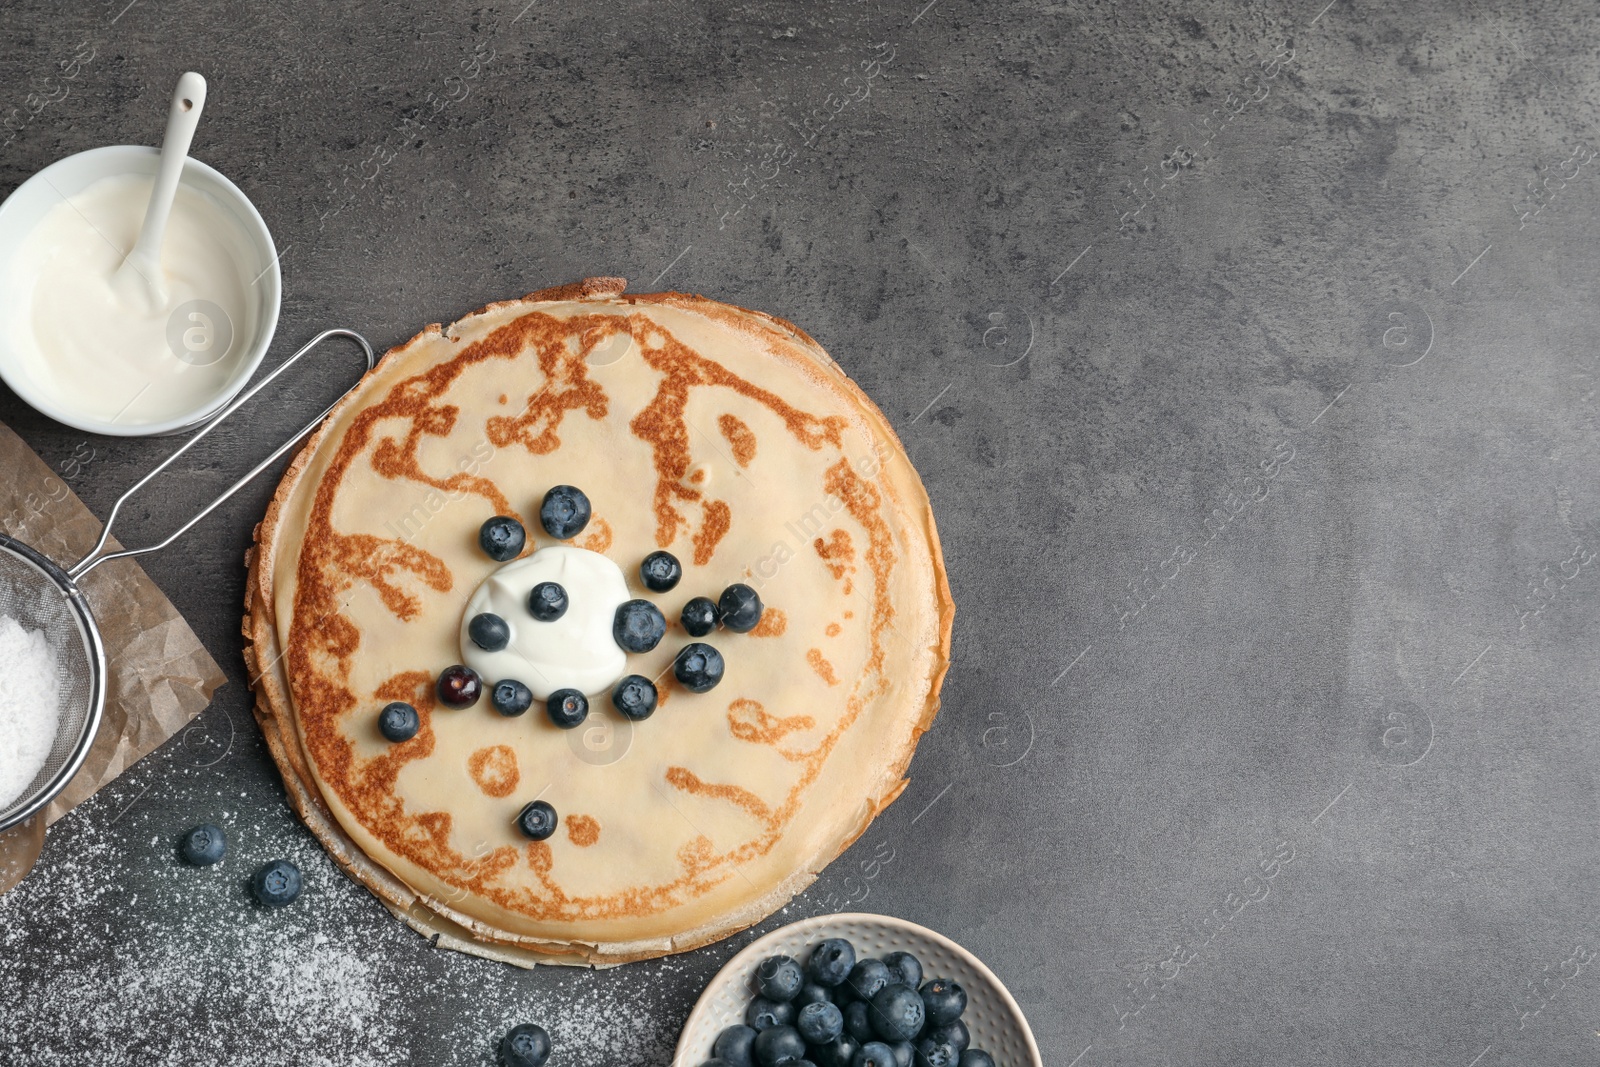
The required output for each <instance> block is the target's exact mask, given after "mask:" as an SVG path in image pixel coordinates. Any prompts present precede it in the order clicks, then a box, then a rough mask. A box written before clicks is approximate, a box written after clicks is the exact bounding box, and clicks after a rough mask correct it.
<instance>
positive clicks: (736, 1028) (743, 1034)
mask: <svg viewBox="0 0 1600 1067" xmlns="http://www.w3.org/2000/svg"><path fill="white" fill-rule="evenodd" d="M755 1040H756V1032H755V1029H754V1028H753V1027H749V1026H745V1025H744V1024H743V1023H735V1024H734V1025H733V1026H730V1027H728V1028H727V1029H726V1030H724V1031H722V1033H720V1034H718V1035H717V1039H716V1040H715V1041H713V1042H712V1043H711V1054H712V1055H713V1056H715V1057H717V1059H719V1060H721V1061H722V1062H724V1063H726V1064H727V1065H728V1067H754V1064H755V1059H754V1058H753V1054H752V1053H751V1051H750V1046H751V1045H753V1044H755Z"/></svg>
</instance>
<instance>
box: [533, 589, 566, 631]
mask: <svg viewBox="0 0 1600 1067" xmlns="http://www.w3.org/2000/svg"><path fill="white" fill-rule="evenodd" d="M566 613H567V591H566V590H565V589H563V588H561V584H560V583H559V582H540V583H539V584H538V585H536V586H534V587H533V588H532V589H530V590H528V614H529V615H532V616H533V617H534V618H536V619H538V620H539V621H540V622H555V621H556V620H557V619H559V618H561V616H563V615H565V614H566Z"/></svg>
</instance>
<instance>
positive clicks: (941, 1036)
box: [922, 1019, 972, 1053]
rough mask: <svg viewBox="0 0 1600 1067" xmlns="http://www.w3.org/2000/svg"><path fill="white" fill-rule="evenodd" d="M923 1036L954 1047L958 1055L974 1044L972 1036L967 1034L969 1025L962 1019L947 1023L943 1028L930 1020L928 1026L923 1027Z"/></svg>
mask: <svg viewBox="0 0 1600 1067" xmlns="http://www.w3.org/2000/svg"><path fill="white" fill-rule="evenodd" d="M922 1036H923V1037H931V1038H933V1039H934V1040H935V1041H943V1042H944V1043H945V1044H947V1045H953V1046H955V1050H956V1051H957V1052H958V1053H959V1052H965V1051H967V1046H968V1045H970V1044H972V1035H971V1034H970V1033H968V1032H967V1024H966V1023H964V1022H962V1021H961V1020H960V1019H956V1020H955V1021H953V1022H948V1023H945V1024H944V1025H943V1026H936V1025H934V1023H933V1021H932V1020H931V1019H930V1020H929V1021H928V1025H927V1026H925V1027H923V1030H922Z"/></svg>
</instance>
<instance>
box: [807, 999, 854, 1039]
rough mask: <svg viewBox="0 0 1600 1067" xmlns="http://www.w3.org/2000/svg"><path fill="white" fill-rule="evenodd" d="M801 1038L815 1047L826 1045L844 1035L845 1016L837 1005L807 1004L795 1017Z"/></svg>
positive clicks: (824, 1003) (825, 1003)
mask: <svg viewBox="0 0 1600 1067" xmlns="http://www.w3.org/2000/svg"><path fill="white" fill-rule="evenodd" d="M795 1028H796V1029H798V1030H799V1031H800V1036H801V1037H803V1038H805V1039H806V1040H807V1041H809V1042H810V1043H811V1044H813V1045H826V1044H827V1043H828V1042H830V1041H833V1040H835V1039H836V1038H838V1036H839V1035H840V1034H842V1033H844V1014H843V1013H842V1012H840V1011H839V1008H838V1006H837V1005H835V1004H829V1003H827V1002H825V1001H824V1002H823V1003H820V1004H807V1005H806V1006H805V1007H803V1008H801V1009H800V1014H799V1015H798V1016H796V1017H795Z"/></svg>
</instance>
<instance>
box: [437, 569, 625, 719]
mask: <svg viewBox="0 0 1600 1067" xmlns="http://www.w3.org/2000/svg"><path fill="white" fill-rule="evenodd" d="M542 582H555V583H557V584H558V585H560V586H561V588H563V589H565V590H566V592H567V610H566V613H565V614H563V615H562V616H561V617H560V618H559V619H555V620H553V621H551V622H541V621H540V620H538V619H536V618H534V617H533V615H532V614H531V613H530V612H529V611H528V594H529V593H531V592H533V587H534V586H536V585H539V584H540V583H542ZM628 599H629V594H628V582H627V579H625V578H624V577H623V576H622V569H621V568H620V567H618V566H617V565H616V564H615V563H613V562H611V560H609V559H607V558H606V557H605V556H602V555H601V554H600V553H598V552H591V551H589V550H588V549H586V548H573V547H572V546H570V545H550V546H549V547H547V548H541V549H539V550H538V551H537V552H535V553H533V555H531V556H524V557H523V558H521V559H514V560H512V561H511V562H509V563H503V564H501V565H500V566H499V567H497V568H496V569H495V571H494V573H492V574H490V575H489V577H487V578H485V579H484V580H483V582H482V583H481V584H480V585H479V586H478V588H477V589H476V590H474V591H473V594H472V597H471V599H469V600H468V601H467V610H466V612H465V613H464V614H463V615H462V617H461V662H463V663H465V664H466V665H467V666H468V667H471V668H472V669H473V670H474V671H476V672H477V673H478V677H480V678H482V679H483V684H484V687H485V688H486V689H489V688H492V687H493V686H494V685H495V683H497V682H503V681H506V680H507V679H515V680H517V681H519V682H521V683H522V684H523V685H525V686H527V687H528V688H529V689H531V690H533V695H534V696H535V697H537V698H539V699H540V700H546V699H548V698H549V696H550V694H551V693H554V692H555V691H556V690H558V689H576V690H578V691H579V692H581V693H583V694H585V695H587V696H593V695H594V694H596V693H600V692H604V691H605V690H606V689H608V688H610V687H611V686H612V685H614V684H615V683H616V681H617V680H618V679H619V678H621V677H622V676H623V674H624V673H625V672H626V670H627V665H628V656H627V653H626V652H624V651H623V650H622V649H621V647H620V646H618V644H617V642H616V639H615V638H614V637H613V636H612V633H611V627H612V623H613V621H614V620H615V618H616V614H617V608H619V607H621V606H622V605H623V603H624V602H626V601H627V600H628ZM483 612H491V613H492V614H495V615H498V616H500V617H501V618H502V619H504V620H505V622H506V626H507V627H509V628H510V630H511V639H510V641H509V642H508V643H507V644H506V647H505V648H503V649H500V650H499V651H497V652H489V651H486V650H485V649H482V648H479V647H478V646H477V644H476V643H474V642H473V640H472V637H471V635H470V634H469V633H468V632H467V630H468V626H469V625H470V624H471V622H472V620H473V618H474V617H475V616H477V615H479V614H481V613H483Z"/></svg>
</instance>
